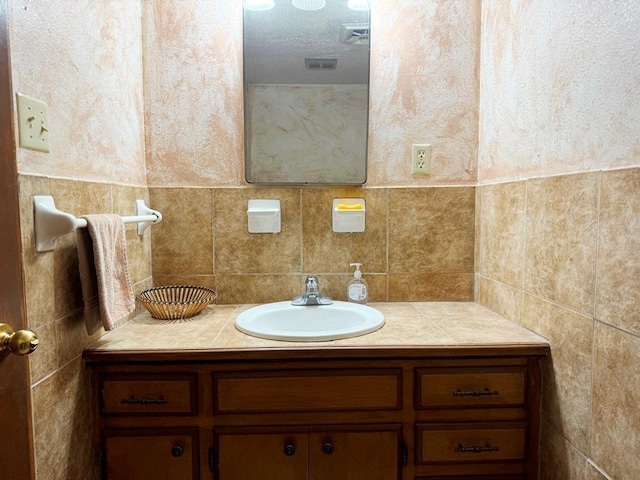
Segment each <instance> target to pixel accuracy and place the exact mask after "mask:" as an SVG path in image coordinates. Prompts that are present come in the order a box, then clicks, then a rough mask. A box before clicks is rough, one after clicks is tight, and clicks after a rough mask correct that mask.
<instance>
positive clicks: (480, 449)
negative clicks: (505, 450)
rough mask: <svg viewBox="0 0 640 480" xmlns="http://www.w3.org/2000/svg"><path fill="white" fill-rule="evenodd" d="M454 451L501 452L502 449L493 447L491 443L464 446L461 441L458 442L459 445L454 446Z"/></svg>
mask: <svg viewBox="0 0 640 480" xmlns="http://www.w3.org/2000/svg"><path fill="white" fill-rule="evenodd" d="M453 451H454V452H456V453H487V452H499V451H500V449H499V448H498V447H492V446H491V445H489V444H486V445H485V446H484V447H478V446H473V447H464V446H462V444H461V443H459V444H458V446H457V447H453Z"/></svg>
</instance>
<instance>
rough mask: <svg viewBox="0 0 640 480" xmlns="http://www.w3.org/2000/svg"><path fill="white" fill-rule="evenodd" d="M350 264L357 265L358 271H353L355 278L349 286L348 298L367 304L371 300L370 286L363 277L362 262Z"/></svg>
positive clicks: (351, 300)
mask: <svg viewBox="0 0 640 480" xmlns="http://www.w3.org/2000/svg"><path fill="white" fill-rule="evenodd" d="M349 265H351V266H352V267H356V271H355V272H353V279H352V280H351V281H350V282H349V285H348V286H347V300H349V301H350V302H354V303H360V304H362V305H365V304H366V303H367V301H368V300H369V287H368V286H367V282H365V281H364V279H363V278H362V272H361V271H360V267H361V266H362V264H361V263H350V264H349Z"/></svg>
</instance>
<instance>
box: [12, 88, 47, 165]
mask: <svg viewBox="0 0 640 480" xmlns="http://www.w3.org/2000/svg"><path fill="white" fill-rule="evenodd" d="M16 95H17V97H18V131H19V132H20V146H21V147H24V148H30V149H32V150H39V151H41V152H48V151H49V122H48V117H47V104H46V103H44V102H42V101H40V100H36V99H35V98H31V97H28V96H27V95H22V94H21V93H18V94H16Z"/></svg>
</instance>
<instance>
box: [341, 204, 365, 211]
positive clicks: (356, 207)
mask: <svg viewBox="0 0 640 480" xmlns="http://www.w3.org/2000/svg"><path fill="white" fill-rule="evenodd" d="M336 208H337V209H338V210H364V205H361V204H359V203H357V204H355V205H347V204H345V203H339V204H338V206H337V207H336Z"/></svg>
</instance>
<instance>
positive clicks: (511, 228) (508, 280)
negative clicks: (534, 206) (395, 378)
mask: <svg viewBox="0 0 640 480" xmlns="http://www.w3.org/2000/svg"><path fill="white" fill-rule="evenodd" d="M481 192H482V193H481V197H482V200H481V201H482V215H481V219H480V225H481V228H482V231H483V232H485V235H482V236H480V237H479V239H480V241H479V242H477V243H478V244H479V245H480V247H479V248H480V259H481V260H480V263H479V265H478V271H479V272H480V273H482V274H483V275H484V276H487V277H490V278H493V279H495V280H497V281H499V282H502V283H505V284H507V285H511V286H512V287H518V288H521V287H522V279H523V268H524V235H525V226H526V222H525V213H526V212H525V206H526V203H525V201H526V184H525V183H524V182H513V183H503V184H498V185H489V186H487V187H485V188H482V189H481Z"/></svg>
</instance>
